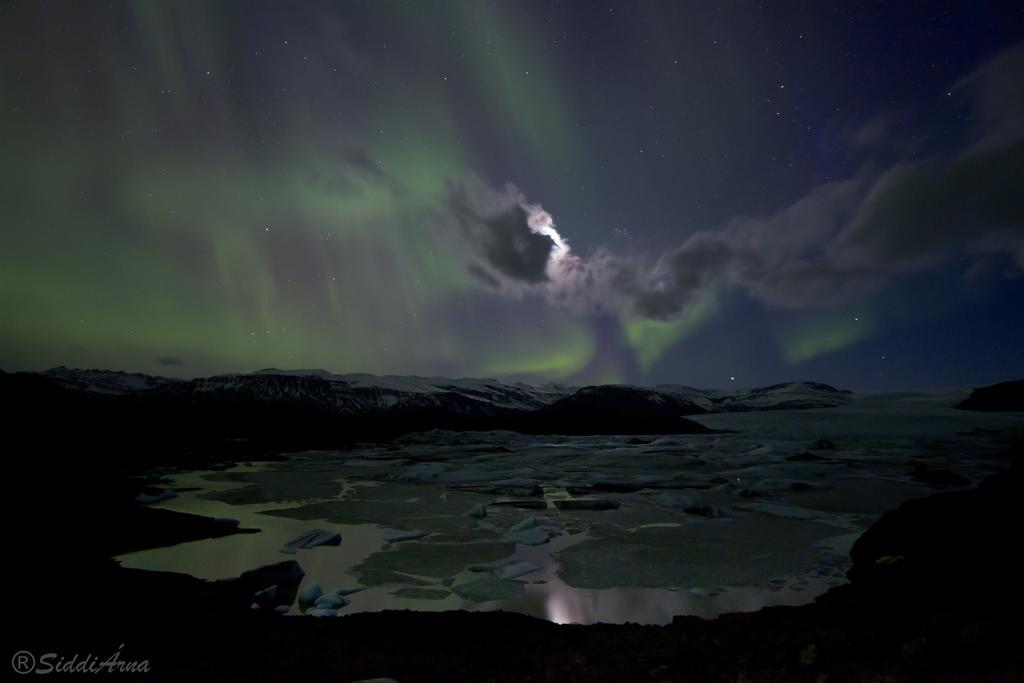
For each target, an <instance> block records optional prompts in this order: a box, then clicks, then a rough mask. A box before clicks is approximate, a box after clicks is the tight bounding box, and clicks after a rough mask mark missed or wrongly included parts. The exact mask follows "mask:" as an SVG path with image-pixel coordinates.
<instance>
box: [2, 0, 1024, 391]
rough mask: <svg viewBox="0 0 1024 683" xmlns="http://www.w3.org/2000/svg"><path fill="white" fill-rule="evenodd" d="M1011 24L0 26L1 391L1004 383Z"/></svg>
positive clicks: (126, 9) (401, 13)
mask: <svg viewBox="0 0 1024 683" xmlns="http://www.w3.org/2000/svg"><path fill="white" fill-rule="evenodd" d="M1022 8H1024V5H1021V3H1019V2H1013V3H1009V2H1008V3H1005V4H1003V3H998V2H976V1H975V2H964V3H947V2H939V1H932V2H910V1H900V2H850V3H844V2H837V3H823V2H801V3H789V2H767V1H766V2H760V3H758V2H741V1H736V2H720V3H715V2H710V1H708V2H683V1H682V0H680V1H677V2H661V3H656V2H624V3H618V2H611V3H609V2H601V3H597V2H512V1H511V0H508V1H505V2H485V1H471V2H441V1H440V0H423V1H416V2H376V1H375V2H331V3H317V2H301V3H285V2H254V1H252V0H246V1H245V2H212V1H205V0H204V1H201V2H187V1H175V2H155V1H140V2H135V3H122V2H114V3H109V2H91V1H88V2H87V1H76V2H35V1H32V2H30V1H21V2H0V127H2V135H0V226H2V227H0V368H3V369H5V370H8V371H11V370H19V369H43V368H46V367H51V366H55V365H68V366H77V367H103V368H113V369H124V370H134V371H143V372H150V373H157V374H166V375H175V376H197V375H205V374H213V373H219V372H234V371H250V370H255V369H259V368H264V367H282V368H326V369H329V370H332V371H335V372H374V373H399V374H421V375H435V374H437V375H451V376H479V377H501V378H516V379H526V380H529V381H548V380H558V381H569V382H634V383H658V382H679V383H685V384H691V385H695V386H709V387H722V386H729V385H736V386H754V385H761V384H767V383H771V382H777V381H785V380H794V379H811V380H818V381H824V382H829V383H832V384H835V385H838V386H841V387H844V388H851V389H856V390H889V389H900V388H919V387H939V386H951V385H971V384H987V383H991V382H995V381H1000V380H1005V379H1010V378H1014V377H1019V376H1021V375H1024V314H1022V311H1024V305H1022V304H1024V277H1022V275H1024V42H1022V41H1024V9H1022Z"/></svg>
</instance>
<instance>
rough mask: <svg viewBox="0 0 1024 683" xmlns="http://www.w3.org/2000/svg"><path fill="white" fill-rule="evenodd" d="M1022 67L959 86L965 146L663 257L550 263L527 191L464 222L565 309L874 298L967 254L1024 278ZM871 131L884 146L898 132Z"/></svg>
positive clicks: (1019, 54)
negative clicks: (964, 100) (970, 129)
mask: <svg viewBox="0 0 1024 683" xmlns="http://www.w3.org/2000/svg"><path fill="white" fill-rule="evenodd" d="M1022 73H1024V48H1022V47H1016V48H1013V49H1011V50H1009V51H1008V52H1006V53H1004V54H1002V55H1000V56H999V57H997V58H996V59H995V60H993V61H992V62H990V63H989V64H986V65H985V66H983V67H982V68H980V69H978V70H977V71H976V72H975V73H973V74H971V75H970V76H968V77H967V78H965V79H962V80H961V81H960V82H959V83H957V84H956V85H955V86H954V89H956V90H958V92H965V93H966V94H967V96H968V97H969V98H970V100H971V102H972V103H973V106H974V109H975V113H976V117H975V118H976V119H977V120H978V121H979V122H980V126H979V127H978V128H977V130H976V131H975V132H974V137H973V138H972V139H971V140H969V141H968V142H966V143H965V144H963V145H961V147H960V149H958V150H954V151H952V152H950V153H947V154H944V155H937V156H933V157H930V158H927V159H924V160H915V161H904V162H900V163H896V164H893V165H891V166H889V167H888V168H886V169H883V170H881V171H875V172H873V173H867V174H861V175H859V176H857V177H854V178H852V179H849V180H845V181H841V182H833V183H828V184H825V185H821V186H818V187H816V188H814V189H812V190H811V191H810V192H808V193H807V194H806V195H805V196H804V197H802V198H801V199H799V200H798V201H796V202H794V203H793V204H791V205H790V206H788V207H786V208H784V209H782V210H781V211H779V212H777V213H776V214H774V215H771V216H754V217H743V218H738V219H735V220H733V221H730V222H729V223H726V224H724V225H721V226H718V227H717V228H715V229H711V230H701V231H698V232H696V233H694V234H692V235H691V236H690V237H689V238H687V239H686V241H684V242H683V243H682V244H681V245H680V246H678V247H676V248H674V249H670V250H668V251H666V252H665V253H663V254H662V255H661V256H660V257H659V258H657V259H656V260H654V261H653V262H651V261H646V262H645V261H644V260H642V259H639V258H637V257H633V256H628V255H621V254H614V253H610V252H607V251H601V252H598V253H597V254H595V255H593V256H591V257H589V258H579V257H577V256H575V255H573V254H571V253H569V252H568V251H567V250H566V253H564V254H563V255H562V256H561V257H560V258H559V259H558V260H557V261H556V262H553V263H552V262H549V257H550V254H551V247H552V244H550V243H549V241H543V240H541V239H535V241H536V245H534V244H533V243H532V242H530V241H528V240H529V238H530V236H531V232H530V228H529V225H528V224H527V220H528V215H527V211H526V209H525V208H524V207H528V206H529V205H527V204H526V203H525V200H524V199H523V198H522V197H521V195H519V194H518V193H517V192H514V193H512V195H507V196H505V203H506V206H505V207H504V209H503V210H501V211H499V212H496V213H484V214H480V213H475V212H471V211H469V210H468V209H466V208H463V209H461V212H462V213H461V215H462V216H463V218H462V221H461V222H462V223H463V224H464V227H465V226H467V225H468V226H470V228H471V229H467V230H466V232H467V234H468V235H469V236H470V238H471V240H474V241H476V242H477V250H478V252H479V253H480V254H482V255H484V256H486V257H487V260H488V262H489V265H490V266H491V267H492V268H493V269H494V270H496V271H498V272H499V273H500V274H502V275H505V276H508V277H512V278H516V279H519V280H521V281H523V282H529V283H535V284H536V283H539V285H540V288H541V290H542V291H543V293H544V294H546V295H547V296H548V297H549V299H550V300H552V301H554V302H555V303H557V304H559V305H562V306H565V307H567V308H569V309H574V310H580V309H583V310H601V309H611V310H615V311H618V312H620V313H625V314H628V315H635V316H642V317H647V318H655V319H671V318H674V317H676V316H678V315H680V314H681V313H683V312H684V311H685V310H686V308H687V307H688V306H689V305H690V304H691V303H692V302H694V301H695V299H696V297H697V296H698V295H699V294H700V293H702V292H704V291H705V290H707V289H708V288H709V287H713V286H726V287H730V288H733V289H738V290H741V291H746V292H747V293H749V294H750V295H751V296H753V297H754V298H756V299H758V300H760V301H761V302H763V303H765V304H767V305H770V306H774V307H782V308H800V307H807V306H816V305H828V304H835V303H837V302H840V301H842V300H844V299H849V298H851V297H855V296H859V295H863V294H865V293H869V292H872V291H875V290H877V289H879V288H881V287H884V285H885V284H886V283H887V282H888V281H889V280H890V279H891V278H892V277H894V276H897V275H900V274H904V273H911V272H916V271H920V270H923V269H926V268H932V267H936V266H940V265H942V264H944V263H948V262H949V260H950V258H951V257H952V256H953V255H966V256H967V257H968V258H969V259H970V260H971V262H970V263H968V264H967V268H968V269H970V268H971V267H972V266H974V265H975V263H977V262H978V261H979V260H984V259H986V258H990V257H1004V256H1009V257H1010V259H1011V260H1012V261H1013V262H1014V263H1015V264H1016V267H1017V268H1018V269H1019V270H1024V201H1022V199H1021V198H1022V197H1024V80H1022V79H1020V74H1022ZM869 132H870V137H872V142H873V143H876V142H878V138H880V137H882V136H883V135H885V134H886V129H885V127H884V126H881V125H875V126H873V127H872V130H870V131H869ZM865 135H867V133H866V134H865ZM536 209H538V210H539V207H536ZM532 237H533V238H538V237H544V236H537V235H536V234H532ZM545 239H546V238H545ZM517 240H523V241H522V242H518V241H517ZM545 273H546V274H545Z"/></svg>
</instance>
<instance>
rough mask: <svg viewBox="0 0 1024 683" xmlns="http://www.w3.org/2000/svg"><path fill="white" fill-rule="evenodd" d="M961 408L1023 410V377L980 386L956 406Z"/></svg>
mask: <svg viewBox="0 0 1024 683" xmlns="http://www.w3.org/2000/svg"><path fill="white" fill-rule="evenodd" d="M957 408H960V409H962V410H992V411H1008V412H1019V411H1024V379H1018V380H1016V381H1013V382H1002V383H1000V384H993V385H991V386H987V387H980V388H978V389H975V390H974V391H972V392H971V395H970V396H968V397H967V398H966V399H964V400H963V401H961V402H960V404H959V405H958V406H957Z"/></svg>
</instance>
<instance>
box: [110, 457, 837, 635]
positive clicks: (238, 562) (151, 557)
mask: <svg viewBox="0 0 1024 683" xmlns="http://www.w3.org/2000/svg"><path fill="white" fill-rule="evenodd" d="M255 469H256V468H253V467H252V466H239V467H238V468H235V469H234V470H232V471H236V472H246V471H254V470H255ZM207 474H209V473H205V472H192V473H182V474H179V475H177V476H176V486H177V487H179V488H189V487H197V488H200V489H202V490H200V491H186V492H183V493H182V494H181V495H180V496H179V497H178V498H174V499H172V500H169V501H166V502H164V503H162V504H161V505H160V506H161V507H166V508H168V509H173V510H177V511H181V512H189V513H193V514H200V515H205V516H210V517H231V518H234V519H237V520H239V522H240V524H241V526H243V527H249V528H259V529H261V530H262V531H261V533H258V534H239V535H234V536H227V537H222V538H216V539H204V540H199V541H193V542H189V543H182V544H179V545H176V546H171V547H164V548H155V549H151V550H145V551H140V552H134V553H128V554H125V555H121V556H120V557H118V558H117V559H118V560H119V561H120V562H121V563H122V564H123V565H124V566H126V567H130V568H137V569H149V570H159V571H172V572H181V573H186V574H190V575H192V576H195V577H197V578H201V579H207V580H216V579H222V578H228V577H233V576H237V575H239V574H241V573H242V572H244V571H247V570H250V569H253V568H256V567H260V566H263V565H268V564H273V563H276V562H280V561H282V560H286V559H289V558H292V557H293V558H294V559H296V560H297V561H298V562H299V564H300V565H301V566H302V568H303V570H304V571H305V572H306V576H305V577H304V579H303V582H302V584H301V585H300V590H301V588H304V587H306V586H308V585H311V584H313V583H317V584H319V585H320V586H322V587H323V588H324V589H325V590H327V591H332V590H337V589H347V588H355V587H359V586H360V577H359V573H358V572H353V568H355V567H356V566H358V565H360V564H361V563H363V562H364V561H366V560H367V559H368V558H369V557H370V556H371V555H373V554H374V553H378V552H380V551H381V550H383V549H386V548H387V547H388V544H387V543H386V542H385V540H384V537H383V533H384V531H385V529H386V527H385V526H383V525H378V524H334V523H331V522H327V521H324V520H316V521H308V520H298V519H290V518H287V517H278V516H269V515H264V514H261V513H262V512H263V511H265V510H276V509H280V508H281V507H283V505H282V504H281V503H264V504H250V505H230V504H227V503H224V502H221V501H217V500H206V499H204V498H201V497H200V494H202V493H204V492H205V491H211V490H226V489H231V488H235V487H237V486H238V484H234V483H226V482H220V481H210V480H208V479H206V478H204V477H205V475H207ZM354 484H355V485H356V486H362V485H363V482H355V483H354ZM367 485H370V486H379V484H378V483H377V482H367ZM385 486H386V485H385ZM352 487H353V483H352V482H341V481H339V482H338V492H339V496H342V497H343V496H344V494H345V493H346V492H351V491H352V490H353V489H352ZM431 495H432V494H431ZM291 505H297V504H296V503H292V504H288V505H286V506H284V507H289V506H291ZM647 526H654V527H658V526H663V527H672V526H679V525H678V524H672V523H663V524H655V525H647ZM314 527H315V528H319V529H323V530H326V531H338V532H340V533H341V534H342V538H343V541H342V544H341V546H340V547H318V548H312V549H302V550H299V551H298V553H297V554H296V555H294V556H290V555H286V554H282V553H281V552H280V549H281V547H282V546H283V545H284V544H285V543H287V542H288V541H290V540H292V539H293V538H295V537H297V536H299V535H301V534H303V533H305V532H307V531H309V530H310V529H311V528H314ZM588 537H589V536H588V533H587V532H585V531H584V532H581V533H575V534H572V533H566V534H563V535H560V536H556V537H554V538H552V539H551V541H550V542H549V543H546V544H543V545H539V546H529V545H518V546H516V550H515V552H514V554H513V555H512V556H511V557H510V558H509V559H510V560H516V561H526V562H531V563H534V564H536V565H538V566H540V570H538V571H536V572H533V573H531V574H528V575H525V576H523V577H520V580H521V581H522V582H523V584H524V587H525V594H524V595H523V596H522V597H517V598H512V599H504V600H494V601H487V602H474V601H472V600H467V599H464V598H462V597H460V596H459V595H458V594H456V593H455V592H448V593H447V595H446V596H445V597H443V598H441V599H423V598H419V597H413V598H410V597H398V596H396V595H395V592H396V590H397V589H398V588H399V585H398V584H395V583H384V585H368V586H365V587H363V590H361V591H359V592H357V593H354V594H351V595H349V596H348V597H349V598H350V600H351V604H350V605H349V606H347V607H346V608H344V610H343V611H344V613H352V612H361V611H380V610H385V609H413V610H424V611H428V610H429V611H433V610H469V611H493V610H499V609H500V610H506V611H512V612H518V613H522V614H527V615H531V616H535V617H539V618H543V619H547V620H550V621H553V622H555V623H560V624H564V623H575V624H590V623H597V622H605V623H625V622H634V623H642V624H665V623H669V622H671V621H672V619H673V617H675V616H677V615H696V616H701V617H706V618H711V617H715V616H717V615H719V614H722V613H725V612H735V611H752V610H756V609H759V608H761V607H763V606H767V605H780V604H786V605H797V604H802V603H806V602H808V601H810V600H812V599H813V598H814V597H816V596H817V595H819V594H821V593H823V592H824V591H825V590H827V589H828V587H829V585H835V584H836V583H838V582H839V579H838V578H837V577H838V573H836V575H834V576H831V577H824V578H821V577H819V578H808V577H803V578H797V577H791V580H790V581H788V582H785V583H783V582H782V581H779V582H776V584H775V585H759V586H743V587H724V586H709V587H704V588H697V589H691V590H680V589H668V588H632V587H621V588H609V589H602V590H595V589H581V588H574V587H572V586H569V585H567V584H566V583H565V582H563V581H562V579H561V578H560V577H559V576H558V573H557V572H558V569H559V564H558V560H557V553H558V552H559V551H561V550H564V549H565V548H568V547H570V546H572V545H575V544H577V543H580V542H582V541H583V540H586V539H587V538H588ZM406 543H416V541H408V542H406ZM844 545H846V544H844ZM391 547H394V545H392V546H391ZM424 572H425V573H424V574H422V575H420V574H416V573H406V574H405V576H407V577H408V580H409V582H410V583H413V584H419V583H423V584H428V583H429V584H431V585H430V586H429V587H430V588H441V589H445V590H447V588H448V587H450V586H457V585H460V584H463V583H467V582H470V581H474V580H477V579H479V578H480V577H481V574H479V573H473V572H470V571H463V572H461V573H459V574H457V575H455V576H454V577H451V578H450V579H449V580H448V581H446V582H443V583H441V584H439V583H438V579H437V578H436V577H432V576H430V575H429V573H428V572H429V569H427V568H425V569H424ZM439 595H443V593H439ZM291 607H292V609H291V613H292V614H299V613H301V612H300V610H299V606H298V605H297V604H296V605H292V606H291Z"/></svg>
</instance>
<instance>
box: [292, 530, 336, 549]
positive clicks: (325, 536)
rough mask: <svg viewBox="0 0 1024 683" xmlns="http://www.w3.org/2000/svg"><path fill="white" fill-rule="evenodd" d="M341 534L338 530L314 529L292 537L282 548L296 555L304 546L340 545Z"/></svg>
mask: <svg viewBox="0 0 1024 683" xmlns="http://www.w3.org/2000/svg"><path fill="white" fill-rule="evenodd" d="M340 543H341V534H340V533H339V532H337V531H324V530H323V529H312V530H311V531H307V532H306V533H304V534H302V535H301V536H299V537H298V538H295V539H292V540H291V541H288V542H287V543H285V544H284V547H283V548H281V552H282V553H288V554H289V555H294V554H295V552H296V551H298V550H301V549H304V548H315V547H317V546H318V545H339V544H340Z"/></svg>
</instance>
